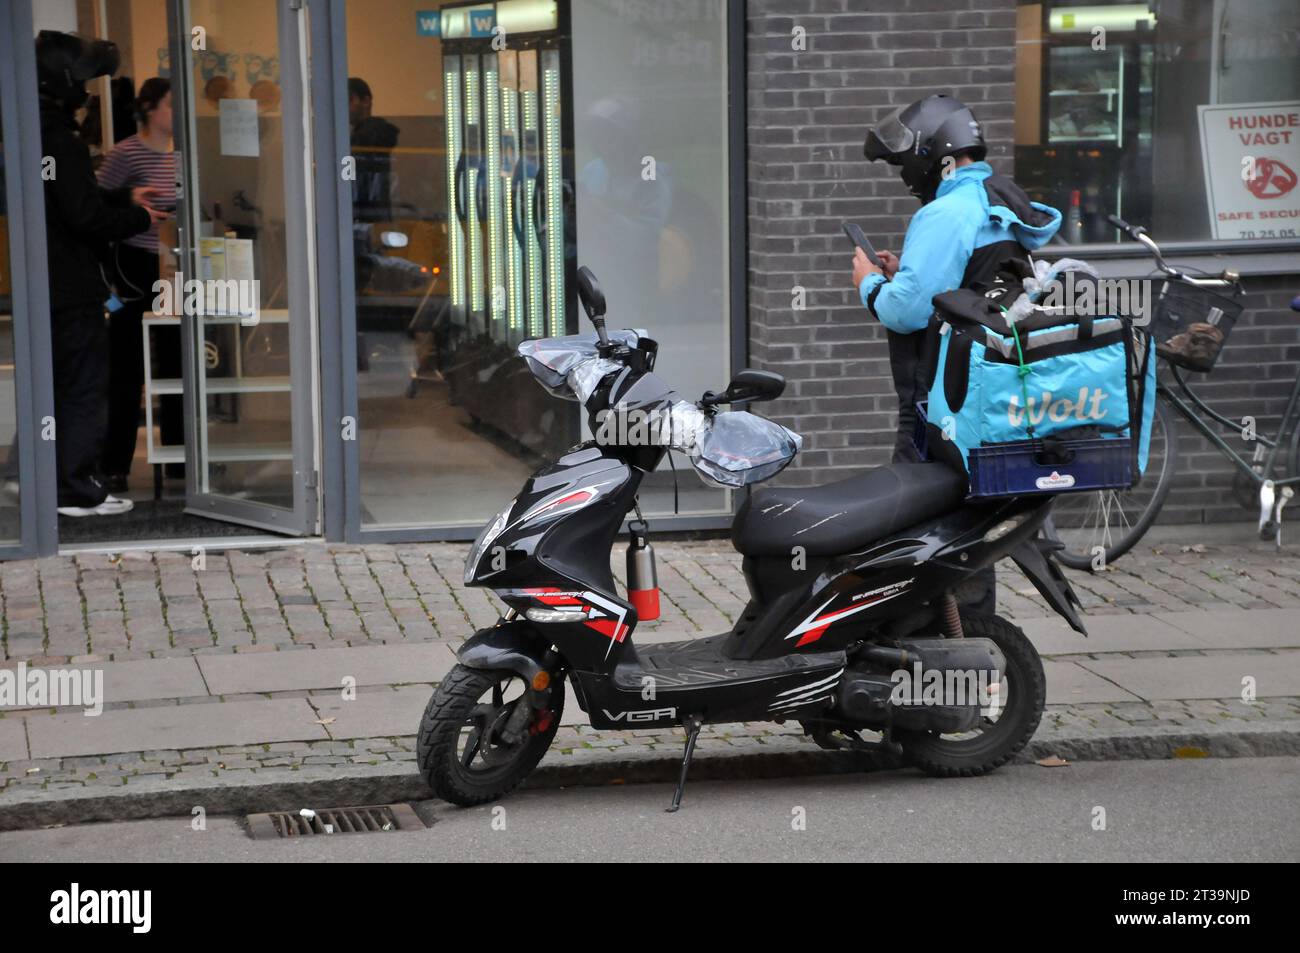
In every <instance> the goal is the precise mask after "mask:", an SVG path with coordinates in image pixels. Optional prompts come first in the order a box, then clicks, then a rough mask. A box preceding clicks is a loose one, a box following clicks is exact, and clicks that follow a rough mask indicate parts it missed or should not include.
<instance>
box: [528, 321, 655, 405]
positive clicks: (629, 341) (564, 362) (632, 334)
mask: <svg viewBox="0 0 1300 953" xmlns="http://www.w3.org/2000/svg"><path fill="white" fill-rule="evenodd" d="M645 335H646V332H645V331H642V330H638V329H635V328H619V329H617V330H612V331H610V332H609V340H610V343H611V344H626V345H628V346H629V347H634V346H635V345H636V342H637V338H639V337H645ZM599 342H600V339H599V338H598V337H597V336H596V333H595V332H594V331H593V332H591V333H590V334H569V335H565V336H564V337H557V338H535V339H534V340H531V341H524V342H523V343H522V344H520V345H519V351H518V353H519V356H520V357H522V358H524V359H525V360H526V361H527V362H528V369H529V370H530V371H532V374H533V377H535V378H537V382H538V383H539V384H541V385H542V386H543V387H545V388H546V390H547V391H549V392H550V393H551V394H553V395H554V396H556V397H563V398H564V399H565V400H577V401H583V402H585V401H586V399H587V398H588V397H590V396H591V392H592V391H593V390H595V388H596V385H597V384H599V383H600V381H601V379H602V378H603V377H604V376H605V375H606V374H609V373H611V372H613V371H617V370H619V369H620V368H621V367H622V365H621V364H619V363H618V362H617V361H611V360H608V359H606V358H602V357H601V356H600V353H599V352H598V351H597V349H596V348H597V345H598V344H599Z"/></svg>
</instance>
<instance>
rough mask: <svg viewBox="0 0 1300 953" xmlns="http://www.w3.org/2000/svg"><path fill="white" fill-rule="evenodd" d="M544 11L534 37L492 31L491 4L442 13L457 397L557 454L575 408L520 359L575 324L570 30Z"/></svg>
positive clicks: (571, 433)
mask: <svg viewBox="0 0 1300 953" xmlns="http://www.w3.org/2000/svg"><path fill="white" fill-rule="evenodd" d="M540 6H541V7H546V8H549V10H550V11H551V16H550V17H549V18H548V17H545V16H542V17H533V18H532V19H530V20H529V21H528V22H527V23H526V24H524V26H525V27H526V29H524V30H522V31H521V30H511V29H509V28H505V29H503V30H501V31H496V30H494V29H491V28H489V27H488V25H487V24H488V23H489V22H494V21H489V20H488V19H487V18H486V17H485V16H484V13H485V12H486V11H490V10H492V5H490V4H489V5H487V6H486V7H485V6H484V5H482V4H477V5H470V6H467V7H445V8H443V10H442V42H443V58H442V63H443V96H444V103H445V108H446V149H447V163H446V168H447V183H446V189H447V221H448V236H447V275H448V281H447V287H448V299H449V314H448V321H449V324H450V328H451V333H450V334H449V335H447V338H448V340H447V344H446V347H445V351H446V352H447V353H446V354H445V355H444V359H443V363H444V365H445V367H446V370H445V374H446V377H447V380H448V381H449V383H450V386H451V396H452V400H453V402H454V403H456V404H457V405H458V406H461V407H462V408H463V409H465V410H466V411H467V412H468V413H469V414H470V415H471V417H472V418H473V419H474V422H475V424H477V425H480V426H483V427H486V428H489V429H490V430H492V431H494V432H496V434H498V435H499V436H500V437H501V438H503V439H505V440H507V441H511V442H514V443H517V444H522V445H523V446H524V447H526V448H527V449H529V450H532V451H535V452H537V453H549V452H554V451H556V450H559V449H563V448H564V447H566V446H568V445H570V444H572V443H573V442H574V441H575V440H576V437H577V433H578V421H577V415H576V413H572V414H570V413H568V412H564V413H557V411H556V408H554V407H551V406H550V405H548V404H547V402H544V401H538V400H537V399H536V398H537V395H536V394H535V392H534V391H535V385H532V384H531V381H528V380H527V373H526V371H523V367H522V362H520V361H519V360H518V359H517V358H516V356H515V348H516V347H517V346H518V344H519V342H520V341H522V340H524V339H526V338H535V337H550V336H558V335H563V334H567V333H571V332H572V331H575V330H577V328H576V323H575V322H576V313H575V311H574V309H573V307H572V306H571V304H570V302H569V301H568V296H567V295H566V288H568V287H569V286H570V284H571V281H572V272H573V270H574V269H575V268H576V265H575V264H574V261H573V249H574V241H573V238H572V235H573V233H574V232H573V228H574V222H573V201H572V194H573V189H572V184H571V183H572V179H573V172H572V161H573V150H572V147H571V145H570V143H571V142H572V134H571V121H570V117H568V116H567V115H566V113H565V110H564V108H563V104H564V102H565V101H566V100H567V99H568V97H567V96H566V94H565V88H566V84H567V82H568V77H567V76H566V72H567V70H566V65H565V64H566V60H567V55H566V49H565V46H564V43H563V35H564V24H563V23H562V17H561V12H560V10H559V9H558V7H557V5H556V4H542V5H540ZM537 7H538V5H533V8H532V9H533V10H536V9H537ZM497 8H498V10H500V11H501V14H502V15H504V13H505V5H504V4H498V5H497ZM502 26H503V27H505V26H506V25H505V24H502ZM521 372H522V373H523V375H524V376H523V378H519V374H520V373H521Z"/></svg>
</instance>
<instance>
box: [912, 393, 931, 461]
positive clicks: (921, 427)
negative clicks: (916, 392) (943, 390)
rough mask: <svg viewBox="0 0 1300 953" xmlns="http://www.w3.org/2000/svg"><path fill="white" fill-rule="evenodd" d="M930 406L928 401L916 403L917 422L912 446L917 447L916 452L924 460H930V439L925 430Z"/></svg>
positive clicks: (914, 427)
mask: <svg viewBox="0 0 1300 953" xmlns="http://www.w3.org/2000/svg"><path fill="white" fill-rule="evenodd" d="M929 406H930V402H929V401H928V400H919V401H917V402H916V422H915V423H914V424H913V425H912V445H913V446H914V447H916V452H917V453H919V454H920V455H921V459H922V460H929V459H930V438H929V436H928V435H927V434H926V430H925V425H926V422H927V417H926V415H925V411H926V409H927V408H928V407H929Z"/></svg>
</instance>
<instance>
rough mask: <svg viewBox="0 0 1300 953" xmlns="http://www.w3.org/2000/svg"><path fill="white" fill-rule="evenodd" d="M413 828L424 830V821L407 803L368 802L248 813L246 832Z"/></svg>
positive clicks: (270, 835)
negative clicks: (344, 805) (348, 805)
mask: <svg viewBox="0 0 1300 953" xmlns="http://www.w3.org/2000/svg"><path fill="white" fill-rule="evenodd" d="M414 830H424V823H423V822H422V821H421V820H420V818H419V816H418V815H417V814H416V813H415V811H413V810H411V806H410V805H409V804H368V805H365V806H363V807H326V808H320V809H318V810H302V811H271V812H270V813H267V814H249V815H248V833H249V835H250V836H251V837H253V839H254V840H274V839H276V838H284V837H313V836H315V835H318V834H325V835H329V834H379V833H382V832H384V831H414Z"/></svg>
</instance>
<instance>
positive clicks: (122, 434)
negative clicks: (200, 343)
mask: <svg viewBox="0 0 1300 953" xmlns="http://www.w3.org/2000/svg"><path fill="white" fill-rule="evenodd" d="M135 112H136V122H137V123H138V130H139V131H138V132H136V134H135V135H134V136H128V137H127V138H125V139H123V140H122V141H121V142H119V143H118V144H117V145H115V146H114V147H113V150H112V151H111V152H110V153H109V154H108V156H107V158H105V159H104V162H103V164H102V165H100V167H99V171H98V173H97V175H98V176H99V184H100V185H101V186H103V187H104V188H106V189H117V188H122V187H124V186H130V187H132V188H135V187H140V186H144V187H149V188H153V189H155V190H157V194H158V195H160V196H162V198H160V199H158V200H157V201H156V203H155V207H156V208H158V209H160V210H165V211H171V210H172V208H174V206H175V201H176V200H175V196H176V155H175V153H174V152H172V95H171V83H170V81H169V80H166V79H163V78H161V77H157V76H155V77H154V78H152V79H148V80H145V82H144V83H143V84H142V85H141V86H140V93H139V95H138V96H136V99H135ZM110 254H111V256H112V264H113V265H114V266H115V267H112V268H110V269H109V272H110V274H109V279H110V280H111V282H112V284H113V287H114V290H115V291H116V292H117V296H118V297H119V298H120V299H121V300H122V303H123V307H122V308H120V309H119V310H117V311H115V312H114V313H113V314H112V316H111V317H110V318H109V361H110V373H109V402H108V433H107V435H106V436H105V440H104V451H103V459H102V461H101V467H102V469H103V471H104V473H105V474H106V475H107V483H108V489H109V492H110V493H121V492H125V491H126V489H127V486H126V478H127V474H128V473H130V472H131V460H132V458H133V457H134V456H135V444H136V436H137V432H138V431H139V426H140V392H141V390H142V388H143V386H144V349H143V347H142V344H141V340H142V339H141V334H142V325H141V320H142V318H143V317H144V315H145V312H151V310H152V308H153V300H154V282H156V281H157V280H158V277H159V269H158V223H157V222H155V223H154V224H153V227H152V228H150V229H149V230H148V231H147V232H141V233H140V234H139V235H135V236H133V237H131V238H128V239H126V240H125V241H123V242H120V243H119V244H117V245H116V246H115V247H114V248H113V250H112V252H111V253H110ZM154 348H155V362H154V363H155V367H156V369H157V374H158V376H160V377H180V372H181V354H180V329H179V328H171V327H162V328H158V329H156V331H155V333H154ZM181 414H182V411H181V399H180V397H179V396H176V395H166V396H163V397H162V398H161V407H160V414H159V426H160V429H161V431H162V434H161V436H162V443H163V445H169V444H182V443H184V440H185V430H184V420H183V417H182V415H181Z"/></svg>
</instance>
